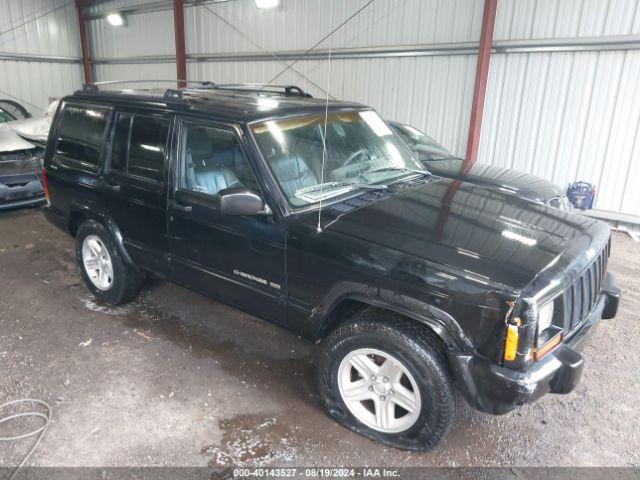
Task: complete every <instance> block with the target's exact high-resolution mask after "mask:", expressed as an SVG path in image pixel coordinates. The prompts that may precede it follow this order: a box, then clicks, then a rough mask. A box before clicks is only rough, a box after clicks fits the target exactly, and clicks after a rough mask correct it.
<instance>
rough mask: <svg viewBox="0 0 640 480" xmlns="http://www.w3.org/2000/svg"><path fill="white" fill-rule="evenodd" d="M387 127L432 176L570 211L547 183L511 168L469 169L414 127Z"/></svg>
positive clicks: (567, 203)
mask: <svg viewBox="0 0 640 480" xmlns="http://www.w3.org/2000/svg"><path fill="white" fill-rule="evenodd" d="M389 126H391V128H393V130H394V131H395V132H396V133H397V134H398V135H400V137H401V138H402V139H403V140H404V141H405V143H406V144H407V145H408V146H409V148H411V149H412V150H413V151H414V153H415V154H416V155H417V156H418V158H419V159H420V161H421V162H422V163H423V165H424V167H425V168H426V169H427V170H429V171H430V172H431V173H433V174H435V175H439V176H441V177H446V178H453V179H455V180H463V181H465V182H468V183H475V184H477V185H482V186H483V187H486V188H494V189H496V190H499V191H502V192H505V193H510V194H512V195H515V196H518V197H520V198H524V199H526V200H529V201H531V202H535V203H539V204H542V205H547V206H549V207H552V208H557V209H560V210H567V211H569V210H572V209H573V207H572V205H571V202H570V201H569V199H568V198H567V195H566V192H564V191H563V190H562V188H560V187H559V186H558V185H556V184H555V183H553V182H550V181H549V180H546V179H544V178H542V177H538V176H537V175H532V174H530V173H525V172H521V171H519V170H515V169H513V168H504V167H498V166H495V165H488V164H485V163H475V164H473V166H470V167H469V166H467V165H465V161H464V159H462V158H458V157H455V156H454V155H453V154H452V153H451V152H449V151H448V150H447V149H446V148H445V147H443V146H442V145H440V144H439V143H438V142H437V141H435V140H434V139H433V138H431V137H430V136H429V135H427V134H425V133H423V132H422V131H420V130H418V129H417V128H416V127H413V126H411V125H407V124H404V123H399V122H392V121H390V122H389Z"/></svg>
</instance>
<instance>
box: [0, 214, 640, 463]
mask: <svg viewBox="0 0 640 480" xmlns="http://www.w3.org/2000/svg"><path fill="white" fill-rule="evenodd" d="M639 252H640V245H639V244H636V243H633V242H632V241H631V240H630V239H629V237H628V236H626V235H624V234H619V233H616V234H614V245H613V255H612V260H611V264H610V270H611V271H613V272H615V274H616V275H617V277H618V281H619V284H620V286H621V287H622V289H623V300H622V302H621V306H620V310H619V313H618V318H616V319H615V320H613V321H603V322H602V323H601V324H600V326H599V328H598V330H597V331H596V332H595V334H594V335H593V337H592V340H591V343H590V345H589V346H587V347H586V348H585V351H584V353H585V355H586V357H587V362H588V363H587V365H586V368H585V371H584V374H583V378H582V382H581V383H580V385H579V386H578V387H577V389H576V390H575V391H574V392H572V393H571V394H569V395H564V396H559V395H549V396H546V397H544V398H543V399H541V400H540V401H539V402H537V403H535V404H533V405H530V406H527V407H524V408H522V409H520V410H519V411H516V412H513V413H510V414H507V415H505V416H501V417H493V416H490V415H484V414H480V413H477V412H475V411H472V410H471V409H470V408H468V407H466V406H463V407H462V408H461V410H462V411H461V414H460V416H459V419H458V421H457V422H456V424H455V425H454V427H453V428H452V430H451V432H450V433H449V436H448V437H447V438H446V439H445V440H444V441H443V442H442V443H441V445H440V446H439V447H438V448H437V449H436V450H435V451H433V452H429V453H409V452H402V451H398V450H394V449H392V448H388V447H384V446H382V445H379V444H376V443H374V442H372V441H369V440H367V439H364V438H362V437H359V436H358V435H355V434H353V433H351V432H350V431H347V430H345V429H344V428H342V427H340V426H339V425H337V424H336V423H334V422H333V421H332V420H330V419H329V418H328V417H327V416H326V415H325V414H324V412H323V410H322V407H321V405H320V401H319V398H318V395H317V392H316V388H315V379H314V368H313V357H314V354H315V347H314V346H313V345H309V344H308V343H305V342H303V341H302V340H300V339H298V338H297V337H295V336H294V335H292V334H290V333H288V332H286V331H284V330H281V329H279V328H277V327H274V326H272V325H269V324H266V323H263V322H261V321H259V320H257V319H256V318H254V317H252V316H249V315H246V314H244V313H241V312H239V311H237V310H235V309H232V308H230V307H227V306H224V305H222V304H220V303H217V302H215V301H213V300H210V299H207V298H205V297H203V296H200V295H198V294H196V293H192V292H190V291H188V290H185V289H183V288H181V287H177V286H175V285H171V284H168V283H165V282H154V283H151V284H149V285H148V286H147V288H146V289H145V291H144V292H143V294H142V295H141V296H140V298H139V299H138V300H136V301H135V302H133V303H131V304H129V305H126V306H122V307H118V308H109V307H106V306H103V305H98V304H97V303H95V302H94V301H93V300H92V297H91V296H90V295H89V293H88V291H87V290H86V289H85V287H84V286H83V285H82V284H81V281H80V276H79V273H78V271H77V270H76V267H75V263H74V253H73V240H72V239H71V238H68V237H66V236H65V235H64V234H62V233H61V232H59V231H57V230H56V229H55V228H54V227H52V226H51V225H49V224H48V223H47V222H46V220H45V219H44V217H42V215H41V214H40V212H38V211H37V210H26V211H19V212H10V213H3V214H2V215H1V216H0V286H1V293H0V403H3V402H6V401H10V400H14V399H18V398H23V397H31V398H40V399H43V400H45V401H47V402H49V403H50V404H51V405H52V406H53V409H54V414H53V422H52V424H51V427H50V429H49V431H48V432H47V434H46V437H45V438H44V440H43V441H42V443H41V444H40V446H39V447H38V449H37V451H36V453H35V454H34V456H33V457H32V459H31V461H30V464H32V465H39V466H212V467H217V466H231V465H233V466H243V465H244V466H272V465H279V466H293V465H315V466H320V465H321V466H329V465H338V466H365V465H376V466H541V465H544V466H640V449H639V448H638V447H639V446H640V441H639V439H640V409H639V408H638V399H639V398H640V382H638V381H637V379H638V378H639V377H640V362H638V352H639V350H640V349H639V348H638V342H639V340H640V322H639V320H640V318H639V316H640V313H639V312H640V308H639V307H640V255H639ZM32 443H33V439H25V440H21V441H18V442H15V443H13V444H0V467H2V466H13V465H16V464H17V463H18V462H19V461H20V459H21V458H22V456H23V455H24V454H25V453H26V451H27V450H28V448H29V447H30V446H31V445H32Z"/></svg>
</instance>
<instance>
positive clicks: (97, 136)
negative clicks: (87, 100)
mask: <svg viewBox="0 0 640 480" xmlns="http://www.w3.org/2000/svg"><path fill="white" fill-rule="evenodd" d="M108 115H109V111H108V110H106V109H100V108H94V107H80V106H66V107H65V108H64V110H63V112H62V117H61V119H60V126H59V127H58V140H57V143H56V155H60V156H62V157H65V158H69V159H71V160H77V161H79V162H82V163H85V164H89V165H92V166H96V167H97V166H98V165H99V163H100V153H101V151H102V146H103V144H104V134H105V129H106V127H107V118H108Z"/></svg>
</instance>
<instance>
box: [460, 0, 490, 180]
mask: <svg viewBox="0 0 640 480" xmlns="http://www.w3.org/2000/svg"><path fill="white" fill-rule="evenodd" d="M497 5H498V0H484V13H483V14H482V30H481V32H480V47H479V49H478V62H477V65H476V83H475V87H474V88H473V103H472V104H471V119H470V121H469V136H468V138H467V155H466V157H465V161H464V164H463V171H465V172H466V171H468V169H469V168H471V166H472V165H473V164H474V163H475V162H476V160H477V158H478V147H479V146H480V131H481V128H482V114H483V112H484V98H485V95H486V93H487V78H488V77H489V62H490V60H491V48H492V46H493V27H494V25H495V22H496V10H497Z"/></svg>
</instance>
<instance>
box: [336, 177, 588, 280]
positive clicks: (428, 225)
mask: <svg viewBox="0 0 640 480" xmlns="http://www.w3.org/2000/svg"><path fill="white" fill-rule="evenodd" d="M434 178H435V179H433V180H432V181H429V182H425V181H424V180H423V181H422V182H420V183H417V184H416V182H414V183H413V184H412V183H411V182H407V183H406V184H404V185H403V184H398V185H397V186H393V187H392V189H393V191H389V192H388V194H386V195H380V194H379V192H373V193H376V194H378V195H377V196H376V198H375V199H374V200H372V201H370V202H365V201H364V198H365V197H366V196H367V195H372V194H369V193H364V194H362V195H361V196H360V199H359V202H358V203H359V204H360V205H364V206H360V205H359V206H358V207H355V208H353V209H350V210H349V209H345V207H344V204H345V203H348V202H341V203H342V205H339V206H336V207H335V208H334V207H327V216H326V218H327V220H328V222H327V227H326V229H325V231H327V232H329V231H334V232H337V233H341V234H344V235H349V236H351V237H355V238H358V239H361V240H363V241H366V242H368V243H371V244H377V245H380V246H381V247H387V248H390V249H394V250H396V251H399V252H402V253H405V254H408V255H411V256H414V257H416V258H422V259H426V260H428V261H431V262H434V263H437V264H441V265H443V269H445V270H446V268H449V267H451V268H453V269H455V270H456V271H457V272H458V273H460V272H463V275H464V276H465V277H467V278H468V279H469V280H472V281H476V282H480V283H485V284H487V285H490V284H494V285H495V284H501V285H502V286H506V287H508V288H509V289H515V290H521V289H523V288H524V287H525V286H526V285H527V284H529V283H530V282H531V281H532V280H533V279H534V278H535V277H536V275H538V274H539V273H540V272H541V271H543V270H544V269H545V268H546V267H547V266H549V265H550V264H552V263H555V262H557V257H558V256H560V255H561V254H562V253H563V252H565V251H566V250H567V249H568V247H569V246H570V245H571V243H572V242H573V241H574V239H576V237H578V236H581V235H583V234H585V232H586V230H588V229H589V228H590V226H592V225H593V224H594V223H596V220H593V219H591V218H588V217H585V216H582V215H571V214H568V213H566V212H563V211H560V210H556V209H553V208H549V207H546V206H544V205H539V204H534V203H531V202H528V201H525V200H522V199H519V198H517V197H513V196H512V195H510V194H506V193H504V192H501V191H498V190H496V189H494V188H490V187H485V186H480V185H478V184H473V183H470V182H461V181H454V180H450V179H443V178H436V177H434ZM372 198H373V197H372ZM354 203H355V202H354ZM330 212H333V214H334V215H336V217H335V219H334V220H333V222H330V221H329V218H330Z"/></svg>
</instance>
